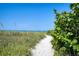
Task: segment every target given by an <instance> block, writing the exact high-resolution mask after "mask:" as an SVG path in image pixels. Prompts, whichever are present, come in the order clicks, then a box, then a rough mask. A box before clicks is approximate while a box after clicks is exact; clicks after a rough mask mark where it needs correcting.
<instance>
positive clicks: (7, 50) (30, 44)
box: [0, 31, 45, 56]
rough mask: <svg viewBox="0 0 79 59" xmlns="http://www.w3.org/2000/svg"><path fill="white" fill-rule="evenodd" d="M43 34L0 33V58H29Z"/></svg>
mask: <svg viewBox="0 0 79 59" xmlns="http://www.w3.org/2000/svg"><path fill="white" fill-rule="evenodd" d="M44 34H45V33H44V32H7V31H0V56H29V55H31V49H32V48H34V46H35V45H36V43H38V42H39V40H41V39H42V38H43V37H44V36H45V35H44Z"/></svg>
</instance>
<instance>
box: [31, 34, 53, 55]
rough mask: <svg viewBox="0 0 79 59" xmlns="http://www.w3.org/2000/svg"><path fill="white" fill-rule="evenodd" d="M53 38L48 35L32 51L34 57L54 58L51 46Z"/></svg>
mask: <svg viewBox="0 0 79 59" xmlns="http://www.w3.org/2000/svg"><path fill="white" fill-rule="evenodd" d="M51 40H52V37H51V36H49V35H46V37H45V38H43V39H42V40H41V41H40V42H39V43H38V44H37V45H36V46H35V49H32V55H33V56H53V52H54V50H53V49H52V45H51Z"/></svg>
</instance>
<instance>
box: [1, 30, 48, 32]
mask: <svg viewBox="0 0 79 59" xmlns="http://www.w3.org/2000/svg"><path fill="white" fill-rule="evenodd" d="M0 31H5V32H47V31H48V30H47V31H40V30H0Z"/></svg>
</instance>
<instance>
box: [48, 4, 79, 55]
mask: <svg viewBox="0 0 79 59" xmlns="http://www.w3.org/2000/svg"><path fill="white" fill-rule="evenodd" d="M70 9H71V11H70V12H65V11H64V12H61V13H58V12H57V11H56V10H54V11H55V14H56V21H55V29H54V30H51V31H48V33H50V34H51V36H53V38H54V39H53V40H52V41H51V43H52V45H53V48H54V49H55V52H54V55H57V56H58V55H59V56H60V55H64V56H66V55H70V56H77V55H79V4H78V3H75V4H70Z"/></svg>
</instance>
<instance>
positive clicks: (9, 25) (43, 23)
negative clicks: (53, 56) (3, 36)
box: [0, 3, 70, 31]
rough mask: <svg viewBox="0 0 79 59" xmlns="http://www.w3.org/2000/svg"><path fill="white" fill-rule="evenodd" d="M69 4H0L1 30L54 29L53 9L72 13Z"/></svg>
mask: <svg viewBox="0 0 79 59" xmlns="http://www.w3.org/2000/svg"><path fill="white" fill-rule="evenodd" d="M69 5H70V4H68V3H63V4H62V3H59V4H58V3H51V4H50V3H25V4H23V3H19V4H18V3H15V4H14V3H9V4H8V3H6V4H0V23H1V24H3V26H4V27H1V25H0V29H1V30H34V31H37V30H40V31H47V30H50V29H53V28H54V21H55V14H54V12H53V9H56V10H58V12H62V11H70V8H69Z"/></svg>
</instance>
